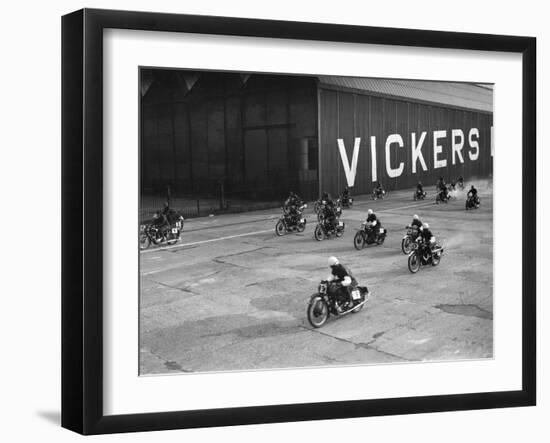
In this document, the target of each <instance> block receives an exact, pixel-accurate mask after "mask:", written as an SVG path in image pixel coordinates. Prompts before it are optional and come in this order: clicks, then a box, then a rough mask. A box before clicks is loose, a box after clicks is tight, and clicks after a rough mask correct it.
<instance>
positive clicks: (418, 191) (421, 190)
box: [416, 181, 424, 197]
mask: <svg viewBox="0 0 550 443" xmlns="http://www.w3.org/2000/svg"><path fill="white" fill-rule="evenodd" d="M416 195H418V196H419V197H421V196H423V195H424V187H423V186H422V182H420V181H419V182H418V183H417V185H416Z"/></svg>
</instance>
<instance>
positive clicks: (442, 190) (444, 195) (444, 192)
mask: <svg viewBox="0 0 550 443" xmlns="http://www.w3.org/2000/svg"><path fill="white" fill-rule="evenodd" d="M436 187H437V190H438V192H439V194H440V195H441V200H443V199H448V194H449V190H448V189H447V184H446V183H445V180H443V177H442V176H439V180H437V185H436Z"/></svg>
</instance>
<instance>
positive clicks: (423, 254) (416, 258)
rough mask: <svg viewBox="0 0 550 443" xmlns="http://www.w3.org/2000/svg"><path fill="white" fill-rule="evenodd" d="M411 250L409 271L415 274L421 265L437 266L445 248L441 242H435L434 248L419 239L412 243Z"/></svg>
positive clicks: (408, 263)
mask: <svg viewBox="0 0 550 443" xmlns="http://www.w3.org/2000/svg"><path fill="white" fill-rule="evenodd" d="M411 249H412V250H411V252H410V253H409V258H408V262H407V265H408V267H409V271H411V272H412V273H413V274H415V273H417V272H418V271H419V270H420V266H426V265H430V264H431V265H432V266H437V265H438V264H439V262H440V261H441V256H442V255H443V248H442V247H441V246H440V245H439V244H437V243H436V244H434V246H433V248H432V247H431V246H428V245H424V244H423V243H420V242H419V241H415V242H413V243H411Z"/></svg>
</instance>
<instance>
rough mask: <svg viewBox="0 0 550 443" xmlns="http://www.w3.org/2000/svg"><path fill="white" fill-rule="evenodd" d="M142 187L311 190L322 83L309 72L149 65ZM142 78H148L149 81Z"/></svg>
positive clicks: (255, 193)
mask: <svg viewBox="0 0 550 443" xmlns="http://www.w3.org/2000/svg"><path fill="white" fill-rule="evenodd" d="M143 78H146V79H147V84H148V85H149V87H148V88H142V93H143V90H144V89H146V92H145V93H144V95H143V96H142V101H141V125H142V126H141V130H142V137H141V140H142V143H141V146H140V149H141V161H142V162H141V191H142V194H158V193H162V192H165V191H166V187H167V186H168V185H169V186H170V188H171V191H172V192H176V193H178V194H180V195H185V194H193V195H197V194H208V193H216V192H217V190H218V187H219V183H220V181H223V182H224V187H225V191H226V192H227V194H229V195H231V194H242V195H243V196H245V197H252V198H254V197H259V198H265V197H276V198H282V196H284V195H285V194H287V193H288V191H289V190H291V189H293V190H295V191H297V192H300V193H301V194H302V195H303V196H304V197H307V198H311V197H313V196H316V195H317V193H318V187H317V144H318V143H317V89H316V81H315V80H313V79H311V78H307V77H291V76H288V77H287V76H271V75H241V74H236V73H216V72H211V73H208V72H207V73H200V74H199V73H194V72H189V71H166V70H158V71H157V70H142V79H143ZM142 83H143V82H142Z"/></svg>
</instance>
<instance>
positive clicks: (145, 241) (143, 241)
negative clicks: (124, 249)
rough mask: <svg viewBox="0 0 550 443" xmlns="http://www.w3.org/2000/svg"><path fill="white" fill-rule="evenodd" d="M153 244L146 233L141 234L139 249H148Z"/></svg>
mask: <svg viewBox="0 0 550 443" xmlns="http://www.w3.org/2000/svg"><path fill="white" fill-rule="evenodd" d="M150 245H151V239H150V238H149V236H148V235H147V234H145V233H141V234H139V249H147V248H148V247H149V246H150Z"/></svg>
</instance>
